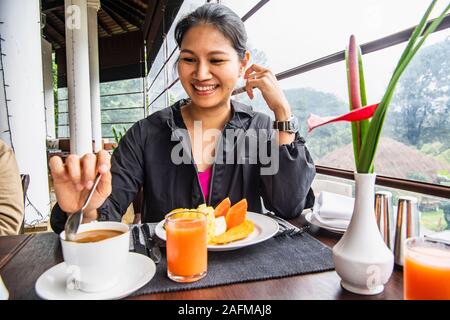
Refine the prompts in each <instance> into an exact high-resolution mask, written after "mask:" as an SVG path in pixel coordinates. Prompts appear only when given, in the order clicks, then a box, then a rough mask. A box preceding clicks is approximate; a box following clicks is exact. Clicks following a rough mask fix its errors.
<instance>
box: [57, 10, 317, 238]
mask: <svg viewBox="0 0 450 320" xmlns="http://www.w3.org/2000/svg"><path fill="white" fill-rule="evenodd" d="M174 36H175V39H176V41H177V43H178V45H179V49H180V52H179V58H178V61H177V69H178V73H179V76H180V80H181V84H182V86H183V89H184V90H185V92H186V94H187V95H188V97H189V99H183V100H180V101H178V102H175V103H174V104H173V105H172V106H170V107H167V108H165V109H162V110H160V111H158V112H155V113H153V114H151V115H150V116H149V117H147V118H146V119H143V120H141V121H139V122H137V123H136V124H134V125H133V126H132V127H131V128H130V129H129V130H128V131H127V133H126V134H125V135H124V137H123V138H122V139H121V141H120V143H119V145H118V147H117V149H115V151H114V153H113V156H112V159H111V161H110V159H109V155H108V154H105V153H103V152H100V153H99V154H98V155H92V154H86V155H84V156H82V157H81V158H78V157H77V156H75V155H71V156H69V158H68V159H67V161H66V164H65V165H63V163H62V161H61V159H58V158H57V157H53V158H52V159H51V161H50V167H51V170H52V175H53V181H54V187H55V193H56V196H57V200H58V204H57V205H55V207H54V209H53V213H52V219H51V222H52V227H53V230H55V231H56V232H59V231H60V230H62V228H63V225H64V222H65V221H66V217H67V214H66V213H69V214H70V212H74V211H76V210H77V209H78V206H79V204H80V203H82V202H83V199H84V198H85V195H86V194H87V193H88V191H89V189H90V185H91V183H90V181H91V180H92V179H93V177H95V174H96V173H97V172H101V173H102V174H103V175H102V180H101V182H100V184H99V185H98V188H97V190H96V191H95V193H94V196H93V197H92V200H91V202H90V206H89V208H87V209H86V215H85V217H86V219H85V222H88V221H90V220H95V219H97V220H120V219H121V217H122V215H123V214H124V212H125V211H126V209H127V208H128V206H129V204H130V203H131V201H132V200H133V199H134V198H135V196H136V193H137V192H138V190H140V189H141V188H143V195H144V204H143V212H142V222H155V221H160V220H161V219H163V218H164V216H165V215H166V214H167V213H168V212H170V211H172V210H173V209H174V208H195V207H198V206H199V205H201V204H203V203H205V204H207V205H208V206H214V207H215V206H216V205H217V204H218V203H220V202H221V201H222V200H223V199H225V198H227V197H229V198H230V200H231V202H232V203H236V202H238V201H239V200H240V199H243V198H245V199H246V200H247V203H248V210H249V211H252V212H257V213H262V212H263V208H262V203H261V198H262V199H263V200H264V205H265V207H266V208H267V209H269V210H271V211H273V212H275V213H276V214H278V215H280V216H283V217H285V218H293V217H296V216H298V215H299V214H300V213H301V212H302V211H303V209H304V208H308V207H311V206H312V204H313V202H314V194H313V192H312V190H311V188H310V186H311V183H312V180H313V178H314V175H315V167H314V164H313V162H312V160H311V157H310V155H309V152H308V150H307V148H306V146H305V141H304V139H303V138H302V137H301V136H300V135H299V133H298V128H297V127H296V125H295V124H296V121H295V120H296V119H294V118H291V108H290V106H289V103H288V102H287V99H286V97H285V96H284V94H283V92H282V90H281V89H280V87H279V86H278V82H277V80H276V78H275V76H274V75H273V73H272V72H271V70H270V69H268V68H265V67H262V66H259V65H256V64H253V65H251V66H248V61H249V59H250V53H249V51H248V50H247V49H246V40H247V35H246V32H245V28H244V25H243V23H242V21H241V20H240V18H239V17H238V16H237V15H236V14H235V13H234V12H233V11H231V10H230V9H229V8H227V7H225V6H223V5H219V4H205V5H203V6H201V7H199V8H197V9H196V10H195V11H193V12H191V13H190V14H188V15H187V16H185V17H184V18H182V19H181V20H180V21H179V22H178V24H177V27H176V28H175V32H174ZM241 77H243V78H244V80H245V81H246V91H247V94H248V96H249V97H250V98H252V97H253V95H254V91H255V90H258V91H260V92H261V94H262V96H263V98H264V100H265V102H266V104H267V106H268V107H269V108H270V109H271V110H272V112H273V114H274V118H275V120H276V121H275V122H274V121H273V120H272V119H271V118H270V117H269V116H268V115H266V114H263V113H259V112H256V111H254V110H253V109H252V108H251V107H250V106H247V105H244V104H241V103H238V102H235V101H233V100H231V94H232V91H233V89H234V88H235V86H236V83H237V82H238V80H239V79H240V78H241ZM274 128H276V129H277V130H275V129H274ZM110 163H111V169H109V168H110ZM287 195H288V196H287Z"/></svg>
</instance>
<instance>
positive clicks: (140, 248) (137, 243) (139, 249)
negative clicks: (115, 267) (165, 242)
mask: <svg viewBox="0 0 450 320" xmlns="http://www.w3.org/2000/svg"><path fill="white" fill-rule="evenodd" d="M131 234H132V235H133V245H134V252H136V253H140V254H143V255H144V256H146V255H147V251H146V250H145V246H144V245H143V244H142V243H141V240H140V238H139V227H138V226H135V227H133V229H132V230H131ZM144 238H145V237H144Z"/></svg>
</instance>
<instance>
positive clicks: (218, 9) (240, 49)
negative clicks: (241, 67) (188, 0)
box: [175, 3, 247, 59]
mask: <svg viewBox="0 0 450 320" xmlns="http://www.w3.org/2000/svg"><path fill="white" fill-rule="evenodd" d="M199 24H211V25H213V26H214V27H216V28H217V29H218V30H219V31H220V32H221V33H222V34H223V35H224V36H225V37H226V38H228V39H229V40H230V41H231V43H232V45H233V47H234V49H235V50H236V52H237V54H238V56H239V58H241V59H244V57H245V51H246V50H247V32H246V31H245V27H244V23H243V22H242V20H241V18H239V16H238V15H237V14H236V13H234V12H233V11H232V10H231V9H230V8H228V7H226V6H224V5H220V4H217V3H206V4H204V5H202V6H201V7H198V8H197V9H196V10H195V11H193V12H191V13H189V14H188V15H186V16H184V17H183V18H182V19H181V20H180V21H179V22H178V23H177V26H176V27H175V41H176V42H177V44H178V47H181V42H182V41H183V37H184V35H185V34H186V32H187V31H188V30H189V29H190V28H192V27H195V26H197V25H199Z"/></svg>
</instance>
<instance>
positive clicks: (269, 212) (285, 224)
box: [263, 211, 300, 231]
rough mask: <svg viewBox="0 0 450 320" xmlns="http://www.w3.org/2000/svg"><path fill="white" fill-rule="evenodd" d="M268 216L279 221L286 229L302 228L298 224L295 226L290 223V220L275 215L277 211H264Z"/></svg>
mask: <svg viewBox="0 0 450 320" xmlns="http://www.w3.org/2000/svg"><path fill="white" fill-rule="evenodd" d="M263 214H264V215H266V216H269V217H271V218H272V219H274V220H276V221H277V222H278V224H279V225H280V226H282V227H284V228H285V229H293V230H295V231H299V230H300V228H299V227H297V226H294V225H293V224H292V223H290V222H289V221H286V220H284V219H283V218H281V217H279V216H277V215H275V213H273V212H271V211H268V212H265V213H263Z"/></svg>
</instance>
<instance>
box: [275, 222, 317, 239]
mask: <svg viewBox="0 0 450 320" xmlns="http://www.w3.org/2000/svg"><path fill="white" fill-rule="evenodd" d="M309 227H310V226H309V225H308V226H304V227H301V228H296V229H294V228H286V227H284V228H285V229H284V230H281V231H278V233H277V234H276V235H275V236H274V238H279V237H281V236H289V237H296V236H299V235H302V234H303V233H305V231H307V230H308V229H309Z"/></svg>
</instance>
